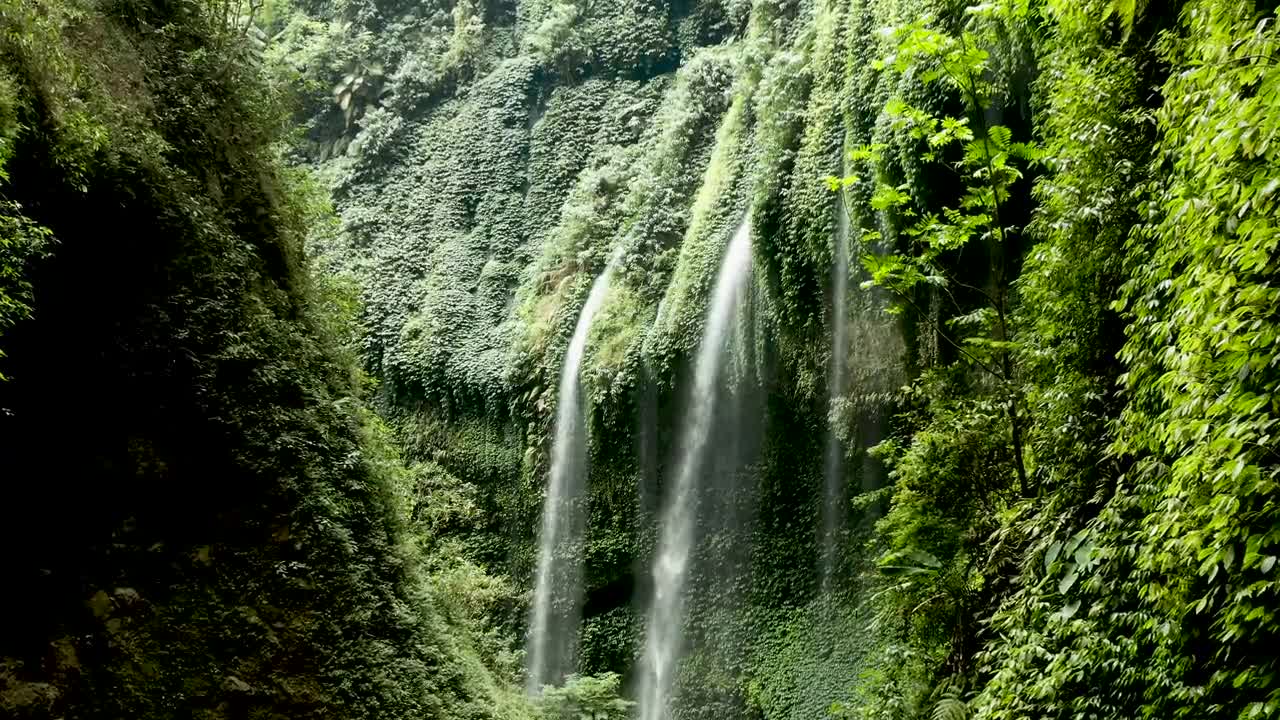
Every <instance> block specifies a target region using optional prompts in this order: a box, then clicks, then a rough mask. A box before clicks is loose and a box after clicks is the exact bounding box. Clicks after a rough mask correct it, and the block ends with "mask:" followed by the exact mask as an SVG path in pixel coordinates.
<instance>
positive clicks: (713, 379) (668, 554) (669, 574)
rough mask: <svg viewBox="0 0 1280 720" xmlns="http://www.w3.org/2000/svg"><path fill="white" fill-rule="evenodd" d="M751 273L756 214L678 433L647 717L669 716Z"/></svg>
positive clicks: (646, 678) (721, 288)
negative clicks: (704, 494) (705, 475)
mask: <svg viewBox="0 0 1280 720" xmlns="http://www.w3.org/2000/svg"><path fill="white" fill-rule="evenodd" d="M750 275H751V221H750V218H749V217H748V218H747V219H744V220H743V222H742V225H741V226H740V227H739V228H738V230H737V232H736V233H735V234H734V236H733V239H732V240H730V241H729V246H728V248H727V249H726V250H725V255H724V259H723V260H722V261H721V264H720V271H719V274H718V275H717V278H716V284H715V289H714V291H713V293H712V298H711V304H710V306H709V307H708V311H707V319H706V325H705V327H704V331H703V337H702V342H701V344H700V345H699V348H698V354H697V357H696V359H695V365H694V381H693V382H694V385H693V394H692V395H691V396H690V399H689V406H688V409H687V410H686V412H685V416H684V421H683V424H682V427H681V432H680V435H679V438H680V441H679V442H680V444H679V446H678V447H679V448H680V450H679V453H680V454H679V459H678V462H677V464H676V466H675V475H674V482H673V484H672V485H671V486H670V489H669V491H668V492H667V496H666V506H665V508H664V510H663V514H662V517H661V523H660V525H659V528H660V532H661V537H660V538H659V541H658V548H657V556H656V557H655V559H654V563H653V588H654V589H653V593H654V594H653V599H652V604H651V605H650V608H649V617H648V624H647V627H646V631H645V651H644V658H643V661H642V662H643V670H642V673H643V674H642V677H641V689H640V699H639V704H640V720H662V718H664V717H667V710H668V708H667V700H668V695H669V694H670V691H671V687H672V681H673V679H674V674H675V669H676V665H677V664H678V662H679V660H680V654H681V652H682V651H683V643H684V619H685V618H684V611H685V607H684V605H685V594H686V588H685V584H686V580H687V571H688V566H689V556H690V552H691V550H692V545H693V538H694V529H695V528H694V521H695V514H696V513H695V510H696V508H695V504H696V500H697V496H698V481H699V477H700V475H701V473H702V471H703V467H704V465H705V462H706V451H707V445H708V440H709V438H710V436H711V429H712V428H711V426H712V422H713V419H714V415H715V407H716V402H717V399H718V396H719V394H720V380H721V374H722V372H721V371H722V370H723V369H724V365H725V363H726V356H727V352H728V345H729V342H728V341H729V340H730V337H731V334H732V331H733V328H734V324H735V321H736V320H737V318H738V316H739V306H740V304H741V296H742V290H743V289H744V288H745V287H746V285H747V282H748V279H749V278H750Z"/></svg>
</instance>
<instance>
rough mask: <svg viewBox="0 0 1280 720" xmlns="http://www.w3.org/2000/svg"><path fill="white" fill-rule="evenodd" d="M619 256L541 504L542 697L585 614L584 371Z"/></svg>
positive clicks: (562, 667) (564, 407)
mask: <svg viewBox="0 0 1280 720" xmlns="http://www.w3.org/2000/svg"><path fill="white" fill-rule="evenodd" d="M615 263H616V257H615V258H614V259H613V260H610V262H609V265H608V267H606V268H605V270H604V272H603V273H601V274H600V276H599V277H597V278H596V279H595V282H594V283H592V285H591V292H590V293H589V294H588V295H587V304H586V305H584V306H583V308H582V313H581V314H579V315H578V323H577V325H576V326H575V327H574V329H573V338H572V339H571V340H570V341H569V351H568V353H567V354H566V355H565V359H564V365H563V366H562V367H561V368H560V390H559V399H558V401H557V405H556V435H555V439H554V441H553V442H552V445H551V475H550V477H549V478H548V481H547V496H546V499H545V500H544V501H543V506H542V531H541V533H540V535H539V544H538V575H537V584H536V585H535V589H534V595H533V609H532V613H531V616H530V621H529V647H528V657H529V667H528V676H527V680H526V689H527V690H528V692H529V693H530V694H536V693H538V692H540V691H541V689H542V687H543V686H544V685H546V684H549V683H555V682H558V681H559V680H560V679H561V678H563V677H564V676H565V675H566V674H568V673H569V672H572V670H573V668H572V655H573V644H574V639H575V638H576V637H577V635H578V624H579V622H580V620H581V617H580V616H581V613H582V608H581V604H582V602H581V601H582V547H581V546H582V539H583V529H584V524H585V517H586V515H585V512H584V508H583V503H584V500H585V497H584V495H585V492H584V491H585V489H586V470H587V445H586V441H587V438H586V432H585V428H584V425H585V423H584V422H583V408H582V400H581V397H580V393H579V390H580V389H581V388H580V385H579V381H578V380H579V379H578V373H579V371H580V370H581V368H582V357H583V355H584V353H585V351H586V348H587V334H588V333H589V332H590V331H591V321H592V320H593V319H594V318H595V316H596V313H597V312H598V311H599V310H600V306H601V305H603V304H604V299H605V296H606V295H607V294H608V293H609V280H610V278H611V277H612V275H613V268H614V265H615Z"/></svg>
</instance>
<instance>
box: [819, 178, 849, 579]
mask: <svg viewBox="0 0 1280 720" xmlns="http://www.w3.org/2000/svg"><path fill="white" fill-rule="evenodd" d="M831 275H832V283H831V289H832V297H831V307H832V314H831V326H832V328H831V365H830V368H829V370H828V375H827V428H828V429H827V450H826V468H825V471H824V476H825V483H826V492H825V493H824V498H823V500H824V502H823V504H822V591H823V594H824V595H826V594H829V593H830V590H831V578H832V575H833V574H834V573H835V568H836V560H837V554H838V552H839V540H840V527H841V525H842V524H843V523H844V509H845V487H844V484H845V483H844V446H843V445H842V444H841V442H840V437H839V435H838V434H837V433H836V430H835V423H836V421H837V418H836V403H837V401H838V400H839V399H840V396H841V395H842V394H843V393H844V371H845V353H847V352H848V351H849V325H848V322H847V319H846V313H847V311H848V302H849V214H848V212H846V209H845V206H844V200H843V199H841V200H839V201H837V203H836V234H835V261H834V262H833V263H832V265H831Z"/></svg>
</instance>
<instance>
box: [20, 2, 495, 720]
mask: <svg viewBox="0 0 1280 720" xmlns="http://www.w3.org/2000/svg"><path fill="white" fill-rule="evenodd" d="M215 10H217V9H216V8H210V7H206V6H202V5H195V4H170V3H148V2H141V3H128V2H126V3H94V2H84V3H79V2H66V3H53V4H43V3H42V4H38V5H36V4H32V3H27V2H21V1H18V2H6V3H3V4H2V5H0V26H2V27H3V39H0V58H2V59H0V83H3V90H4V92H3V96H4V100H3V115H4V117H3V121H4V122H3V132H4V135H3V138H2V140H0V143H2V147H3V153H2V158H3V162H4V165H3V175H2V176H0V177H2V179H3V189H2V190H0V192H2V193H3V200H4V206H3V220H2V223H3V225H2V227H3V232H4V233H5V235H4V244H3V246H0V247H2V249H3V250H4V251H5V254H4V256H3V258H2V259H3V261H4V264H5V265H6V266H7V265H8V264H10V263H12V264H13V265H14V266H15V267H20V268H21V275H20V277H22V278H23V281H24V282H23V283H20V284H19V283H14V284H11V285H10V284H6V286H5V290H6V295H5V296H0V299H4V298H6V297H7V298H11V299H16V301H21V302H22V304H23V305H24V306H25V309H24V310H23V311H22V312H20V313H14V317H13V320H14V322H13V323H12V324H11V325H10V324H6V326H5V327H4V328H3V332H4V334H3V337H0V346H2V347H3V351H4V354H5V357H3V358H2V359H0V363H2V364H3V373H4V376H5V378H6V379H5V380H4V381H3V382H0V456H2V457H3V464H4V469H3V476H4V481H3V490H2V491H0V492H2V495H0V516H2V519H0V558H2V560H0V565H2V566H3V567H4V568H5V573H6V579H5V587H6V590H5V592H4V593H3V594H4V601H3V602H4V609H3V612H2V613H0V614H2V615H3V618H4V620H3V623H4V629H3V631H0V714H4V715H5V717H102V718H121V717H149V718H164V717H174V718H177V717H183V718H192V717H208V718H214V717H286V716H287V717H317V718H318V717H452V716H455V715H457V716H464V715H465V716H468V717H489V716H496V715H501V714H504V712H508V711H509V710H508V711H504V710H503V709H502V707H503V706H502V703H503V702H504V701H502V700H501V698H500V697H499V693H498V692H497V691H496V690H495V689H494V687H493V685H494V681H493V679H492V677H491V676H490V675H489V673H488V671H487V670H484V669H483V666H482V664H481V662H480V660H479V659H478V654H479V653H480V652H481V651H480V650H478V649H477V647H476V640H475V633H474V628H473V626H472V625H470V624H467V623H465V622H462V620H460V619H457V618H456V617H454V615H453V614H452V610H451V608H453V607H455V606H456V605H457V602H456V601H455V600H448V599H446V600H438V599H437V597H436V594H435V593H436V591H435V590H434V589H433V583H432V581H431V579H430V577H431V576H430V575H429V574H428V572H427V569H426V567H425V565H424V562H423V556H422V554H421V553H420V552H418V550H417V549H416V548H415V547H412V545H413V543H411V542H410V537H411V536H410V535H409V532H410V531H411V530H412V529H413V528H412V527H411V524H410V510H411V508H412V506H413V505H414V504H415V503H416V502H417V499H416V496H417V494H418V493H419V492H420V491H421V488H420V487H419V486H418V483H419V480H420V477H419V476H417V475H411V474H410V473H409V471H407V470H405V469H404V468H403V466H402V463H401V462H400V459H399V457H398V456H397V455H396V454H395V451H393V450H391V449H389V448H390V445H389V444H388V443H387V442H386V441H385V438H384V437H383V435H384V433H383V431H382V430H381V429H380V427H379V426H378V424H377V423H376V422H375V421H373V420H372V415H371V414H370V413H369V412H368V411H366V410H363V409H362V406H361V402H362V401H361V400H359V398H358V394H357V390H358V388H357V382H356V381H357V379H358V374H359V373H358V371H357V370H356V368H355V366H354V364H353V359H352V358H353V355H352V353H351V348H350V343H351V342H352V341H353V339H352V336H351V335H350V332H349V318H343V317H342V316H341V314H340V313H337V312H336V311H335V308H338V307H341V306H343V305H345V304H346V297H345V296H344V294H343V291H342V290H341V288H338V287H337V286H334V285H332V284H331V283H328V282H327V281H317V280H313V278H312V277H311V275H310V272H309V270H308V268H307V266H306V265H305V263H304V262H303V259H302V241H303V234H304V233H305V232H306V229H307V227H308V226H309V225H310V224H311V223H312V222H313V221H315V220H316V219H317V218H318V217H321V216H322V215H320V214H319V213H321V212H322V210H323V202H322V201H320V200H318V199H317V196H315V195H313V194H309V193H308V191H307V190H306V188H305V187H303V186H302V185H301V184H300V181H301V179H302V178H301V176H300V175H298V174H297V173H295V172H293V171H282V170H281V169H280V167H279V166H278V164H277V162H276V160H275V155H274V153H273V150H272V147H271V144H272V143H274V142H276V140H277V137H278V131H279V129H281V128H282V122H281V118H282V115H281V113H280V112H279V110H278V107H277V105H276V98H275V96H274V95H273V94H272V93H270V92H269V91H268V89H267V87H266V86H265V85H264V84H263V82H262V81H261V79H260V76H259V73H258V69H257V64H256V60H255V59H254V50H253V46H252V45H251V44H250V43H249V42H248V41H247V39H246V35H245V32H244V28H243V26H242V25H240V24H239V23H240V21H239V20H238V19H236V18H234V17H232V16H229V15H224V14H222V13H220V12H214V11H215ZM18 250H22V252H21V253H19V252H18ZM15 306H16V302H15ZM6 319H8V318H6Z"/></svg>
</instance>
